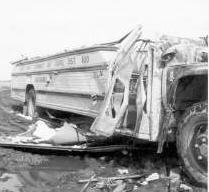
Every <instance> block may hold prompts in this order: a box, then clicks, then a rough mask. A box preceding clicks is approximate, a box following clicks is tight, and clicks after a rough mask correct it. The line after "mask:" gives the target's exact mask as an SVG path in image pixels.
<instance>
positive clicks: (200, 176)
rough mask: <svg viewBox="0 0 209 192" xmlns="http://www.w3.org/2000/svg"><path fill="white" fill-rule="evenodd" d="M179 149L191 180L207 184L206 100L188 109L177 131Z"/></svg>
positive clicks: (184, 168) (203, 184)
mask: <svg viewBox="0 0 209 192" xmlns="http://www.w3.org/2000/svg"><path fill="white" fill-rule="evenodd" d="M176 141H177V151H178V154H179V156H180V159H181V161H182V164H183V170H184V172H185V173H186V174H187V175H188V177H189V178H190V180H191V181H193V182H195V183H196V184H198V185H201V186H207V162H208V158H207V145H208V108H207V103H206V102H201V103H197V104H194V105H193V106H191V107H189V108H187V109H186V111H185V113H184V115H183V116H182V118H181V121H180V122H179V126H178V131H177V138H176Z"/></svg>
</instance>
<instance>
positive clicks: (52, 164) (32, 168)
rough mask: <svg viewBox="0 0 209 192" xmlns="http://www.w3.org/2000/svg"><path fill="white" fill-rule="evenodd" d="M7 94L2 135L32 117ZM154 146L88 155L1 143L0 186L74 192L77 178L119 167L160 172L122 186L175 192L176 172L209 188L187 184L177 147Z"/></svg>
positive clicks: (0, 101)
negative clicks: (8, 146) (22, 114)
mask: <svg viewBox="0 0 209 192" xmlns="http://www.w3.org/2000/svg"><path fill="white" fill-rule="evenodd" d="M9 94H10V92H9V89H8V88H5V87H3V88H1V89H0V135H14V134H17V133H20V132H24V131H25V130H27V128H28V125H30V124H31V121H28V120H25V119H23V118H22V117H19V116H17V115H16V114H17V113H18V112H19V111H21V107H20V105H19V103H18V102H17V101H14V100H13V99H11V98H10V96H9ZM155 151H156V149H155V148H153V149H151V150H150V149H149V150H146V148H143V149H141V150H137V151H121V152H114V153H109V154H96V155H91V154H45V153H43V152H38V153H37V152H36V153H31V152H25V151H18V150H14V149H6V148H0V159H1V161H0V191H1V192H3V191H4V192H8V191H10V192H36V191H37V192H46V191H50V192H55V191H57V192H60V191H61V192H65V191H66V192H77V191H81V189H82V187H83V186H84V184H79V183H78V180H79V179H88V178H90V177H91V176H92V175H93V174H95V175H96V176H97V177H98V176H102V177H110V176H118V175H120V174H122V172H126V173H127V172H128V173H129V174H132V173H133V174H136V173H137V174H142V173H149V174H151V173H158V174H159V175H160V176H161V179H158V180H155V181H152V182H150V183H148V184H145V185H137V182H138V181H135V180H129V181H128V182H126V188H125V190H124V191H140V192H148V191H156V192H157V191H159V192H163V191H179V190H178V186H177V184H176V183H178V182H171V180H169V179H168V177H167V176H169V175H171V174H173V176H174V177H176V178H178V177H180V178H178V179H177V180H178V181H179V182H181V183H184V184H186V185H187V186H190V187H192V190H193V191H207V190H206V189H203V188H197V187H194V186H192V185H191V184H189V183H187V179H186V177H185V176H184V175H183V174H182V171H181V167H180V163H179V161H178V158H177V155H176V152H175V148H172V149H169V150H167V151H166V152H165V153H164V154H161V155H157V154H156V153H155ZM174 180H175V178H174ZM133 186H135V189H133ZM92 191H93V190H92ZM109 191H111V190H109ZM119 191H120V190H119Z"/></svg>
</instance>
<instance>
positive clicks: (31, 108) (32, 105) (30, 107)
mask: <svg viewBox="0 0 209 192" xmlns="http://www.w3.org/2000/svg"><path fill="white" fill-rule="evenodd" d="M26 107H27V115H28V116H30V117H34V115H35V112H36V94H35V90H34V89H30V90H29V91H28V94H27V101H26Z"/></svg>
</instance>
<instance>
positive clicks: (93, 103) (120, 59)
mask: <svg viewBox="0 0 209 192" xmlns="http://www.w3.org/2000/svg"><path fill="white" fill-rule="evenodd" d="M13 65H14V69H13V72H12V85H11V96H12V97H13V98H15V99H17V100H20V101H22V102H23V103H24V104H25V106H26V114H27V115H29V116H34V114H35V111H36V106H40V107H44V108H48V109H55V110H60V111H67V112H71V113H76V114H80V115H84V116H88V117H93V118H94V121H93V123H92V124H91V126H90V127H89V130H88V132H86V133H84V132H82V131H81V132H80V134H82V135H84V136H86V138H87V140H88V135H90V136H91V137H94V138H97V137H99V138H101V137H103V138H109V137H111V136H113V135H124V136H126V137H131V138H136V139H138V140H143V141H147V142H157V143H158V153H160V152H162V149H163V144H164V143H165V142H166V141H176V144H177V150H178V153H179V156H180V158H181V159H182V162H183V165H184V168H185V171H186V173H187V174H188V175H189V176H190V177H191V179H193V180H195V181H196V182H198V183H202V184H206V183H207V145H208V140H207V138H208V137H207V126H208V118H207V117H208V115H207V111H208V109H207V94H208V93H207V87H208V84H207V83H208V69H207V66H208V53H207V46H206V44H205V42H203V41H202V40H192V39H187V38H177V37H169V36H162V37H161V38H159V39H158V40H152V39H149V38H147V37H146V34H143V33H142V28H141V27H140V26H138V27H136V28H135V29H134V30H133V31H131V32H130V33H129V34H128V35H126V36H125V37H124V38H122V39H120V40H119V41H117V42H113V43H107V44H100V45H95V46H92V47H88V48H81V49H76V50H71V51H65V52H62V53H59V54H55V55H50V56H46V57H37V58H31V59H24V60H20V61H16V62H13ZM78 130H79V129H78Z"/></svg>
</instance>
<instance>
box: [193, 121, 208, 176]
mask: <svg viewBox="0 0 209 192" xmlns="http://www.w3.org/2000/svg"><path fill="white" fill-rule="evenodd" d="M207 126H208V125H207V123H201V124H198V125H196V126H195V129H194V135H193V137H192V140H191V143H190V149H191V152H192V156H193V159H194V161H195V163H196V165H197V167H198V168H199V169H200V170H201V171H202V172H205V173H207V170H208V128H207Z"/></svg>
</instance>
